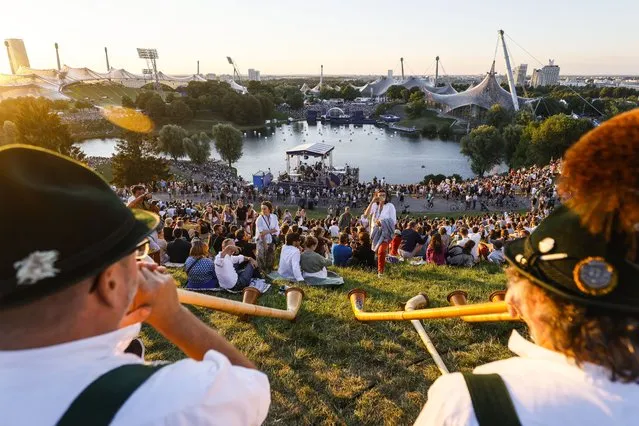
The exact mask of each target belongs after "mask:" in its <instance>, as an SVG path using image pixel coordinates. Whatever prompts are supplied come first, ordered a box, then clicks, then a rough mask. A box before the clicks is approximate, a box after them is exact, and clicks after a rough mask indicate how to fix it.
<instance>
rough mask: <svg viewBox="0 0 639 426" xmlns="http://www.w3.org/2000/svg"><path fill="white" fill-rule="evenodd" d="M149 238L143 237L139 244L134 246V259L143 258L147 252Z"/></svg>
mask: <svg viewBox="0 0 639 426" xmlns="http://www.w3.org/2000/svg"><path fill="white" fill-rule="evenodd" d="M149 246H150V244H149V240H148V239H146V238H145V239H144V240H143V241H142V242H141V243H140V244H138V245H137V246H136V247H135V259H136V260H144V259H145V258H146V257H147V256H148V254H149Z"/></svg>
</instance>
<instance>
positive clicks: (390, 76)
mask: <svg viewBox="0 0 639 426" xmlns="http://www.w3.org/2000/svg"><path fill="white" fill-rule="evenodd" d="M388 78H389V79H392V78H393V70H388Z"/></svg>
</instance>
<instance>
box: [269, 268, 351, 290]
mask: <svg viewBox="0 0 639 426" xmlns="http://www.w3.org/2000/svg"><path fill="white" fill-rule="evenodd" d="M266 277H267V278H268V279H269V280H271V281H275V280H286V281H290V279H288V278H284V277H282V276H281V275H280V274H278V273H277V271H274V272H271V273H270V274H268V275H267V276H266ZM304 283H305V284H307V285H310V286H315V287H339V286H341V285H342V284H344V278H342V277H340V276H339V275H337V274H336V273H335V272H333V271H328V277H326V278H317V277H305V278H304Z"/></svg>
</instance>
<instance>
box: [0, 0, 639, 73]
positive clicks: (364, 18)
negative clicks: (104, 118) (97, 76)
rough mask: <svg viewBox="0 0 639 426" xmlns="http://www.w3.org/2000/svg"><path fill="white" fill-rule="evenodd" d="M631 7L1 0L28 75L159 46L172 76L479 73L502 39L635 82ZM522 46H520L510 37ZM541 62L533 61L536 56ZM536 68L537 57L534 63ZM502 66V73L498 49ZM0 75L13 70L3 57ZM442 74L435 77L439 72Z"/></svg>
mask: <svg viewBox="0 0 639 426" xmlns="http://www.w3.org/2000/svg"><path fill="white" fill-rule="evenodd" d="M637 17H639V1H638V0H608V1H607V2H601V1H600V0H535V1H513V0H501V1H495V0H475V1H473V0H448V1H441V0H440V1H432V0H402V1H390V0H385V1H380V0H368V1H361V0H341V1H338V0H322V1H319V2H318V1H308V0H295V1H289V0H270V1H265V0H240V1H237V2H236V1H229V0H227V1H223V2H222V1H218V0H180V1H166V0H150V1H149V0H147V1H144V2H142V1H137V0H109V1H105V0H102V1H100V2H96V1H93V0H82V1H80V0H62V1H51V0H20V1H18V0H0V37H1V38H2V39H6V38H21V39H23V40H24V42H25V45H26V48H27V53H28V55H29V60H30V62H31V66H32V67H33V68H54V67H55V66H56V59H55V50H54V47H53V44H54V43H55V42H57V43H58V44H59V45H60V56H61V62H62V63H63V64H67V65H69V66H73V67H88V68H91V69H94V70H95V71H99V72H104V71H106V63H105V59H104V47H105V46H106V47H108V49H109V59H110V64H111V66H112V67H115V68H125V69H127V70H129V71H131V72H135V73H140V72H141V69H142V68H145V67H146V66H145V63H144V61H143V60H141V59H138V57H137V52H136V48H137V47H149V48H156V49H157V50H158V54H159V60H158V68H159V69H160V70H162V71H164V72H165V73H167V74H193V73H195V72H196V61H197V60H199V61H200V72H201V73H203V74H205V73H216V74H230V73H231V72H232V68H231V67H230V65H229V64H228V63H227V61H226V56H231V57H233V59H235V61H236V62H237V64H238V66H239V68H240V71H241V73H242V74H244V75H246V74H247V72H248V68H255V69H259V70H260V71H261V73H262V75H265V74H278V75H282V74H294V75H300V74H319V68H320V64H323V65H324V73H325V74H327V75H345V74H361V75H385V74H386V73H387V70H388V69H393V70H394V73H395V75H399V74H400V73H401V71H400V62H399V58H400V57H404V66H405V72H406V74H407V75H422V74H434V62H435V61H434V58H435V56H436V55H439V56H440V58H441V64H442V65H443V70H444V73H445V74H449V75H459V74H482V73H485V72H486V71H488V70H489V68H490V64H491V62H492V60H493V57H494V55H495V46H496V42H497V30H499V29H500V28H501V29H503V30H504V31H505V32H506V34H507V37H506V41H507V43H509V46H508V49H509V51H510V53H511V56H512V62H513V67H514V66H515V65H517V64H519V63H527V64H528V69H529V72H528V73H529V74H530V73H531V69H532V68H533V67H536V68H539V67H541V65H542V64H541V63H540V62H543V63H545V62H547V61H548V59H550V58H552V59H555V60H556V63H557V64H558V65H559V66H560V67H561V74H562V75H569V74H630V75H639V31H637V22H638V21H637ZM509 37H510V38H512V40H514V41H515V42H517V44H519V45H520V46H522V47H523V48H524V49H525V50H526V51H528V52H529V53H530V54H529V53H526V52H525V51H524V50H522V49H521V48H520V47H518V46H517V45H516V44H515V43H513V42H512V41H511V39H510V38H509ZM535 58H536V59H535ZM538 61H539V62H538ZM497 70H498V72H504V70H505V68H504V60H503V53H502V50H501V48H500V49H499V51H498V53H497ZM0 73H10V67H9V63H8V59H7V55H6V53H5V52H3V53H2V54H0ZM440 73H441V71H440Z"/></svg>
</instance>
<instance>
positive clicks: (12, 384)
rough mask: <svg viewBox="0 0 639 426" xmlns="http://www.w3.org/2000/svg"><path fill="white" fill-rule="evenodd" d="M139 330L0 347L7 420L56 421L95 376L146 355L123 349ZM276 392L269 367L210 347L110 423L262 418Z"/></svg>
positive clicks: (160, 377) (162, 377) (151, 382)
mask: <svg viewBox="0 0 639 426" xmlns="http://www.w3.org/2000/svg"><path fill="white" fill-rule="evenodd" d="M139 331H140V324H135V325H132V326H129V327H126V328H123V329H120V330H116V331H113V332H111V333H107V334H102V335H100V336H94V337H91V338H88V339H82V340H76V341H74V342H69V343H63V344H60V345H54V346H48V347H44V348H38V349H28V350H20V351H0V378H1V379H0V395H2V397H0V413H2V420H1V423H2V424H3V425H7V426H16V425H53V424H56V423H57V422H58V420H59V419H60V417H62V414H63V413H64V412H65V411H66V410H67V408H68V407H69V405H70V404H71V402H72V401H73V400H74V399H75V398H76V397H77V396H78V395H79V394H80V392H82V390H84V389H85V388H86V387H87V386H88V385H89V384H90V383H91V382H93V380H95V379H97V378H98V377H99V376H101V375H102V374H104V373H106V372H107V371H109V370H112V369H114V368H116V367H119V366H121V365H125V364H141V363H142V360H141V359H140V358H138V357H137V356H135V355H131V354H125V353H123V351H124V349H125V348H126V347H127V346H128V344H129V343H130V342H131V340H132V339H133V338H134V337H136V336H137V335H138V333H139ZM270 399H271V397H270V388H269V383H268V378H267V377H266V375H265V374H264V373H261V372H259V371H256V370H250V369H247V368H243V367H237V366H233V365H231V364H230V362H229V360H228V358H226V357H225V356H224V355H222V354H221V353H219V352H216V351H214V350H210V351H208V352H207V353H206V354H205V355H204V360H203V361H195V360H192V359H184V360H181V361H178V362H176V363H174V364H172V365H168V366H166V367H164V368H163V369H161V370H160V371H158V372H156V373H155V374H154V375H153V376H151V378H149V379H148V380H147V381H146V382H145V383H144V384H143V385H142V386H141V387H140V388H139V389H137V390H136V391H135V392H134V393H133V395H131V397H130V398H129V399H128V400H127V401H126V402H125V403H124V405H123V406H122V407H121V409H120V411H118V413H117V414H116V416H115V417H114V419H113V422H112V423H111V424H112V425H114V426H122V425H131V426H133V425H142V424H143V425H193V424H197V425H220V426H222V425H224V426H226V425H259V424H261V423H262V422H263V421H264V419H265V418H266V415H267V413H268V408H269V405H270ZM88 423H90V422H88Z"/></svg>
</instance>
